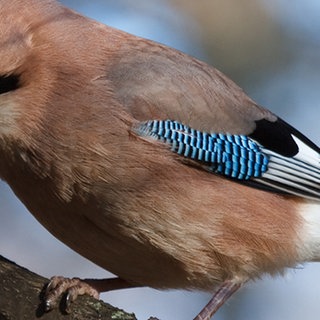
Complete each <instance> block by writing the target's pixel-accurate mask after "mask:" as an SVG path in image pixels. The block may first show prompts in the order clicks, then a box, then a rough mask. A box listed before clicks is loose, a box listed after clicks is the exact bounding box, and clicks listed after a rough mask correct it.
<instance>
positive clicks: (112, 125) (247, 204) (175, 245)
mask: <svg viewBox="0 0 320 320" xmlns="http://www.w3.org/2000/svg"><path fill="white" fill-rule="evenodd" d="M0 48H1V49H0V177H1V179H2V180H4V181H6V182H7V183H8V185H9V186H10V187H11V189H12V190H13V192H14V193H15V195H16V196H17V197H18V198H19V199H20V200H21V201H22V202H23V204H24V205H25V206H26V208H27V209H28V210H29V211H30V212H31V213H32V214H33V215H34V216H35V218H36V219H37V220H38V221H39V222H40V223H41V224H42V225H43V226H44V227H45V228H46V229H47V230H49V232H51V233H52V234H53V235H54V236H55V237H56V238H58V239H60V240H61V241H62V242H63V243H65V244H66V245H67V246H69V247H70V248H72V249H73V250H75V251H76V252H78V253H79V254H80V255H82V256H84V257H86V258H88V259H89V260H91V261H92V262H94V263H95V264H97V265H99V266H100V267H102V268H104V269H106V270H108V271H110V272H112V273H113V274H115V275H116V276H117V278H111V279H83V280H81V279H78V278H73V279H65V278H62V277H59V276H55V277H53V278H52V280H51V281H50V283H49V285H48V287H47V290H46V295H45V301H44V302H45V305H46V307H47V309H48V310H49V309H51V308H53V307H54V306H55V304H56V303H57V301H58V299H59V298H60V295H61V294H62V292H68V294H67V300H68V301H69V302H70V303H71V302H72V301H73V300H74V299H75V298H76V296H77V295H78V294H84V293H88V294H90V295H92V296H94V297H96V298H98V296H99V293H100V292H102V291H104V290H111V289H119V288H126V287H139V286H148V287H152V288H156V289H164V290H165V289H171V288H175V289H185V290H200V291H206V292H210V293H212V294H213V296H212V299H211V300H210V301H209V303H208V304H207V305H206V306H205V307H204V308H203V309H202V310H201V311H200V312H199V314H198V315H197V316H196V317H195V319H198V320H201V319H202V320H203V319H207V320H208V319H210V318H211V317H212V316H213V315H214V313H215V312H216V310H217V309H218V308H219V307H220V306H221V305H223V303H224V302H225V301H226V300H227V299H228V298H229V297H230V296H232V294H233V293H234V292H236V291H237V290H238V289H239V288H241V287H242V286H243V285H245V284H246V283H247V282H249V281H252V280H255V279H257V278H259V277H261V276H262V275H264V274H270V275H278V274H282V273H283V271H284V270H285V269H286V268H290V267H295V266H296V265H298V264H301V263H304V262H307V261H319V260H320V237H319V233H320V224H319V221H320V220H319V216H320V149H319V147H318V146H317V145H316V144H315V143H313V142H312V141H311V140H310V139H308V138H307V137H306V136H305V135H303V134H302V133H300V132H299V131H298V130H297V129H295V128H293V127H292V126H291V125H289V124H288V123H286V122H285V121H284V120H283V119H281V118H280V117H278V116H277V115H275V114H274V113H272V112H271V111H269V110H267V109H266V108H264V107H261V106H260V105H258V104H257V103H256V102H254V101H253V100H252V99H251V98H249V97H248V96H247V95H246V94H245V93H244V91H243V90H242V89H241V88H240V87H238V86H237V85H236V84H235V83H234V82H233V81H232V80H230V79H229V78H228V77H226V76H225V75H224V74H222V73H221V72H220V71H218V70H217V69H215V68H213V67H212V66H210V65H208V64H206V63H205V62H202V61H200V60H198V59H196V58H193V57H191V56H189V55H187V54H184V53H182V52H180V51H178V50H175V49H172V48H169V47H167V46H165V45H162V44H160V43H156V42H153V41H150V40H147V39H143V38H140V37H137V36H134V35H131V34H128V33H125V32H123V31H120V30H117V29H114V28H112V27H109V26H106V25H104V24H102V23H100V22H97V21H94V20H92V19H90V18H87V17H85V16H83V15H80V14H78V13H76V12H75V11H72V10H71V9H68V8H67V7H64V6H63V5H61V4H60V3H59V2H57V1H55V0H30V1H29V2H28V5H27V6H26V5H25V3H24V1H22V0H10V1H8V0H0Z"/></svg>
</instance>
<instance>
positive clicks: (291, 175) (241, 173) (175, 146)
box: [135, 120, 320, 201]
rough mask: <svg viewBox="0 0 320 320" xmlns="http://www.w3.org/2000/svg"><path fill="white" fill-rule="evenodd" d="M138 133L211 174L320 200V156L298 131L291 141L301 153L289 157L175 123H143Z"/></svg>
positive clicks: (238, 138) (235, 137)
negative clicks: (165, 145) (161, 143)
mask: <svg viewBox="0 0 320 320" xmlns="http://www.w3.org/2000/svg"><path fill="white" fill-rule="evenodd" d="M135 129H136V132H137V133H138V134H139V135H141V136H148V137H152V138H153V139H157V140H159V141H162V142H164V143H166V144H168V145H169V146H171V150H172V151H173V152H175V153H177V154H179V155H181V156H184V157H185V158H188V159H192V160H195V161H197V162H201V163H203V164H205V166H206V168H207V170H209V171H211V172H214V173H219V174H221V175H223V176H226V177H229V178H233V179H236V180H237V181H239V182H242V183H246V184H249V185H253V186H255V187H260V188H263V189H267V190H269V191H276V192H285V193H289V194H294V195H297V196H300V197H305V198H310V199H313V200H316V201H319V200H320V154H319V152H318V149H315V148H312V145H311V147H310V145H309V144H306V143H305V140H306V139H301V137H300V136H301V134H294V133H295V131H294V133H292V135H291V137H292V139H293V140H294V141H295V143H296V146H297V151H296V152H294V154H293V155H291V156H288V155H282V154H279V153H277V152H275V151H272V150H270V149H268V148H266V147H265V146H262V145H261V144H259V143H258V142H256V141H255V140H253V139H252V138H250V137H248V136H244V135H233V134H222V133H207V132H202V131H199V130H195V129H192V128H190V127H188V126H186V125H184V124H182V123H180V122H178V121H173V120H150V121H146V122H141V123H139V124H138V126H137V127H136V128H135ZM306 141H308V140H306Z"/></svg>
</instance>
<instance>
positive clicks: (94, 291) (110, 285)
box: [43, 276, 141, 313]
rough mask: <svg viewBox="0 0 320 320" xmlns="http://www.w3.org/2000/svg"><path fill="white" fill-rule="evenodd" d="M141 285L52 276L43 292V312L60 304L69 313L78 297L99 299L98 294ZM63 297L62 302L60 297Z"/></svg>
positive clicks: (118, 281)
mask: <svg viewBox="0 0 320 320" xmlns="http://www.w3.org/2000/svg"><path fill="white" fill-rule="evenodd" d="M140 286H141V285H139V284H135V283H131V282H128V281H126V280H124V279H121V278H110V279H79V278H72V279H70V278H64V277H60V276H54V277H52V278H51V279H50V282H49V283H48V285H47V287H46V289H45V292H44V299H43V302H44V308H45V311H50V310H52V309H54V308H55V307H56V306H57V305H58V303H61V302H62V305H63V310H64V311H65V312H66V313H70V306H71V303H72V302H73V301H75V300H76V299H77V297H78V296H79V295H84V294H87V295H89V296H91V297H93V298H96V299H99V294H100V292H106V291H111V290H118V289H127V288H133V287H140ZM62 295H63V298H62V300H61V299H60V297H61V296H62Z"/></svg>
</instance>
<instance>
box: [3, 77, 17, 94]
mask: <svg viewBox="0 0 320 320" xmlns="http://www.w3.org/2000/svg"><path fill="white" fill-rule="evenodd" d="M18 88H19V76H17V75H5V76H1V75H0V94H2V93H6V92H9V91H13V90H16V89H18Z"/></svg>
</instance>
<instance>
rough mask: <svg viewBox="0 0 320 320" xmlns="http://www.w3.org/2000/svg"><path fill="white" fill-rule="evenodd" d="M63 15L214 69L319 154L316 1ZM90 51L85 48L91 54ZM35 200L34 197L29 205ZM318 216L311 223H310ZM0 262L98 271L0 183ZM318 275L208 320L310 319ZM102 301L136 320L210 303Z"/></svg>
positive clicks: (144, 2) (147, 0)
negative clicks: (165, 47) (87, 20)
mask: <svg viewBox="0 0 320 320" xmlns="http://www.w3.org/2000/svg"><path fill="white" fill-rule="evenodd" d="M62 2H63V3H64V4H65V5H67V6H69V7H72V8H74V9H76V10H78V11H80V12H82V13H84V14H86V15H88V16H90V17H93V18H95V19H97V20H100V21H102V22H104V23H106V24H109V25H112V26H114V27H117V28H119V29H122V30H125V31H127V32H130V33H133V34H136V35H139V36H143V37H146V38H149V39H153V40H156V41H158V42H162V43H164V44H166V45H169V46H172V47H175V48H177V49H179V50H182V51H184V52H187V53H189V54H191V55H194V56H196V57H198V58H200V59H202V60H205V61H207V62H208V63H210V64H212V65H214V66H215V67H217V68H218V69H220V70H221V71H223V72H224V73H225V74H227V75H228V76H229V77H231V78H232V79H233V80H235V81H236V82H237V83H238V84H239V85H240V86H241V87H242V88H244V89H245V91H246V92H247V93H248V94H249V95H250V96H251V97H252V98H254V99H255V100H256V101H257V102H258V103H259V104H261V105H263V106H266V107H268V108H269V109H271V110H272V111H273V112H275V113H276V114H278V115H279V116H281V117H282V118H284V119H286V121H287V122H289V123H291V124H292V125H293V126H295V127H296V128H297V129H298V130H300V131H302V132H303V133H305V134H306V135H307V136H308V137H309V138H310V139H311V140H313V141H314V142H315V143H316V144H318V145H319V144H320V125H319V117H320V103H319V101H320V90H319V84H320V2H319V1H318V0H304V1H298V0H291V1H288V0H242V1H238V0H198V1H194V0H135V1H130V0H117V1H112V0H93V1H85V0H83V1H82V0H65V1H62ZM93 50H94V48H93ZM35 196H36V195H35ZM319 214H320V213H319ZM0 221H1V222H0V254H2V255H4V256H5V257H7V258H9V259H11V260H13V261H15V262H17V263H18V264H20V265H23V266H25V267H27V268H29V269H31V270H32V271H34V272H37V273H39V274H41V275H44V276H47V277H50V276H52V275H56V274H60V275H64V276H78V277H91V278H101V277H107V276H108V274H107V273H106V271H104V270H102V269H100V268H98V267H97V266H95V265H93V264H92V263H90V262H89V261H87V260H85V259H84V258H82V257H80V256H79V255H77V254H76V253H74V252H73V251H71V250H70V249H68V248H67V247H65V246H64V245H63V244H62V243H60V242H59V241H58V240H56V239H55V238H53V237H52V236H51V235H50V234H49V233H48V232H47V231H46V230H45V229H44V228H43V227H42V226H41V225H40V224H39V223H38V222H37V221H36V220H35V219H34V218H33V217H32V215H31V214H29V213H28V212H27V211H26V209H25V208H24V206H23V205H22V204H21V203H20V202H19V201H18V200H17V199H16V198H15V196H14V195H13V194H12V192H11V190H10V189H9V187H8V186H7V185H6V184H5V183H4V182H0ZM319 278H320V266H319V264H316V263H315V264H307V265H304V266H298V267H297V268H296V269H294V270H288V271H287V272H286V274H285V276H284V277H282V278H270V277H264V278H262V279H261V280H259V281H256V282H255V283H250V284H248V285H247V286H246V288H244V289H243V290H241V291H240V292H239V293H238V294H236V295H235V296H234V297H233V298H232V299H231V301H230V302H228V303H227V304H226V305H225V306H224V307H223V308H222V309H221V310H220V311H219V313H218V315H217V316H216V317H215V319H217V320H223V319H228V320H233V319H234V320H235V319H237V320H244V319H246V320H248V319H255V320H269V319H273V320H278V319H279V320H280V319H281V320H283V319H291V320H300V319H308V320H313V319H319V313H320V283H319V281H318V279H319ZM102 298H103V299H104V300H105V301H107V302H109V303H111V304H113V305H115V306H117V307H120V308H123V309H125V310H126V311H128V312H134V313H135V314H136V316H137V318H138V319H139V320H146V319H148V317H150V316H156V317H158V318H159V319H162V320H185V319H192V318H193V317H194V316H195V315H196V314H197V312H199V311H200V309H201V308H202V307H203V306H204V304H205V303H206V302H207V301H208V300H209V298H210V295H209V294H204V293H189V292H183V291H170V292H161V291H156V290H152V289H130V290H122V291H117V292H110V293H107V294H103V295H102Z"/></svg>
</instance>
